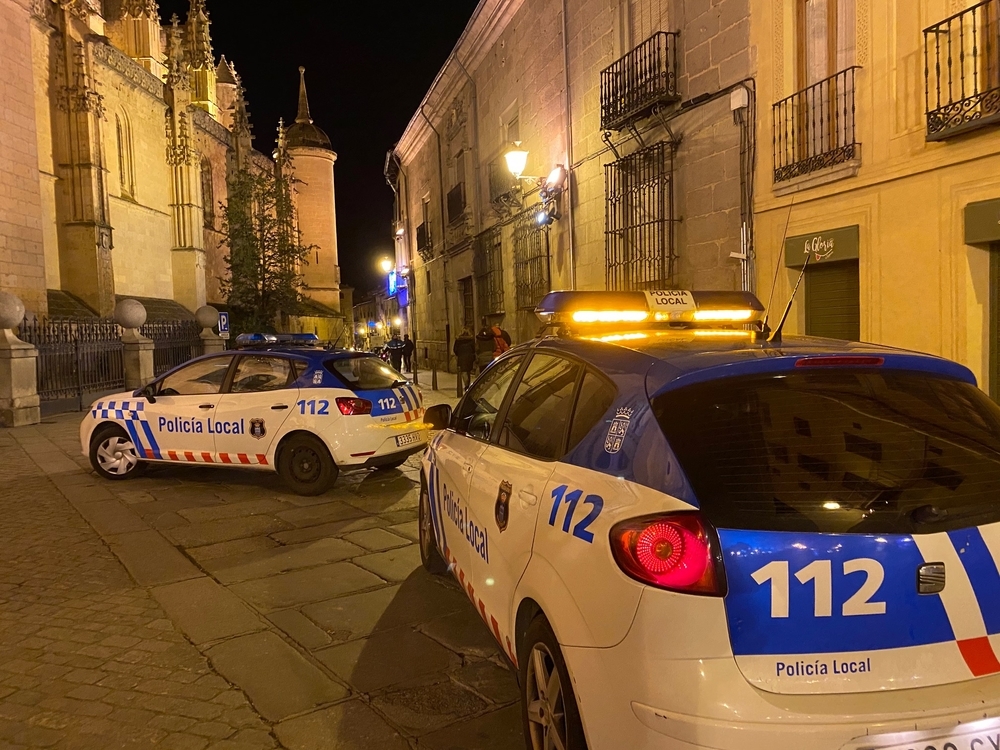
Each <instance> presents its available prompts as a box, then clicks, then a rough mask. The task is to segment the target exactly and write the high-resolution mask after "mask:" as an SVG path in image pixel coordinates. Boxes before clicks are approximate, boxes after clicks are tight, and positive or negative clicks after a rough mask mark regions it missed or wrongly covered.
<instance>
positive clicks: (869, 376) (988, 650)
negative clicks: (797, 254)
mask: <svg viewBox="0 0 1000 750" xmlns="http://www.w3.org/2000/svg"><path fill="white" fill-rule="evenodd" d="M538 312H539V314H540V316H541V317H543V318H544V319H545V320H546V321H547V322H548V323H549V324H550V325H549V326H548V327H547V328H545V329H543V332H542V333H541V334H540V335H539V337H538V338H537V339H536V340H534V341H533V342H530V343H528V344H525V345H522V346H518V347H515V348H514V349H512V350H510V351H509V352H507V353H506V354H505V355H504V356H502V357H500V358H499V359H498V360H497V361H496V362H494V363H493V364H492V365H491V366H490V367H489V368H488V369H487V370H486V371H485V372H484V373H483V374H482V375H481V376H480V377H479V379H478V380H477V381H476V382H475V383H474V384H473V386H472V387H471V388H470V390H469V391H468V393H467V394H466V396H465V397H464V399H462V400H461V401H460V402H459V404H458V405H457V407H456V408H455V409H454V411H453V412H452V411H451V410H450V409H449V408H448V407H447V406H434V407H431V408H430V409H428V410H427V414H426V420H427V421H428V423H429V424H431V425H432V426H433V427H435V428H441V429H442V431H441V432H439V433H438V434H437V435H436V436H435V437H434V438H433V439H432V441H431V444H430V445H429V447H428V450H427V452H426V453H425V455H424V459H423V463H422V472H423V474H422V491H421V501H420V549H421V555H422V559H423V562H424V565H425V567H427V568H428V569H429V570H431V571H435V572H444V571H446V570H449V569H450V571H451V572H452V573H453V574H454V575H455V576H456V577H457V579H458V581H459V583H460V584H461V586H462V587H463V589H464V590H465V591H466V592H467V594H468V596H469V598H470V599H471V600H472V602H473V605H474V607H475V609H476V610H477V612H478V613H479V614H480V616H481V617H482V619H483V620H484V621H485V623H486V625H487V627H488V628H489V630H490V632H491V633H492V634H493V635H494V637H495V638H496V640H497V641H498V643H499V644H500V645H501V648H502V650H503V651H504V652H505V653H506V655H507V657H508V658H509V660H510V661H511V662H512V663H513V664H514V665H516V666H517V668H518V670H519V674H520V684H521V690H522V698H523V700H522V706H523V708H522V711H523V719H524V725H525V733H526V737H527V741H528V745H529V747H531V748H535V749H540V748H565V749H568V750H578V749H579V748H584V747H588V746H589V747H590V748H601V749H602V750H603V749H604V748H633V749H634V748H678V749H679V748H719V749H722V750H726V749H729V748H732V749H733V750H737V749H738V750H755V749H757V748H760V749H761V750H765V749H766V750H775V749H777V750H784V749H786V748H787V749H788V750H792V748H795V749H796V750H797V749H798V748H802V747H809V748H824V749H827V748H828V749H830V750H834V749H840V748H842V749H845V750H866V749H869V748H883V749H884V750H1000V658H998V657H1000V572H998V567H1000V408H998V406H997V405H996V404H994V403H993V402H992V401H990V400H989V399H988V398H987V397H986V396H985V395H984V394H983V393H982V392H981V391H980V390H978V389H977V387H976V381H975V379H974V377H973V375H972V373H971V372H970V371H969V370H968V369H966V368H965V367H963V366H961V365H958V364H956V363H954V362H950V361H948V360H945V359H941V358H938V357H933V356H928V355H923V354H917V353H913V352H907V351H903V350H898V349H892V348H886V347H879V346H872V345H867V344H854V343H847V342H843V341H834V340H827V339H818V338H809V337H785V338H784V340H780V339H776V338H773V337H772V338H770V340H768V337H767V336H766V335H764V334H763V333H762V332H760V331H752V330H742V329H743V328H748V327H750V326H747V324H753V323H755V322H758V321H759V318H760V317H761V314H762V306H761V304H760V303H759V302H758V301H757V300H756V299H755V298H753V297H752V296H751V295H748V294H743V293H699V292H668V293H646V294H644V293H596V292H591V293H587V292H557V293H551V294H549V295H548V296H547V297H546V298H545V299H544V301H543V302H542V304H541V305H540V307H539V310H538ZM758 327H759V326H758ZM779 330H780V328H779Z"/></svg>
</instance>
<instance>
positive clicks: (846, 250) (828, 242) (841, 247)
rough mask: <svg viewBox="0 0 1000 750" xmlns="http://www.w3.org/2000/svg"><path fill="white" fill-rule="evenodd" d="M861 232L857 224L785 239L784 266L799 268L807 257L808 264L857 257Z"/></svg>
mask: <svg viewBox="0 0 1000 750" xmlns="http://www.w3.org/2000/svg"><path fill="white" fill-rule="evenodd" d="M860 237H861V232H860V228H859V226H858V225H857V224H855V225H853V226H850V227H839V228H837V229H828V230H827V231H825V232H815V233H813V234H800V235H798V236H796V237H789V238H788V239H787V240H785V266H786V267H788V268H801V267H802V266H803V265H805V262H806V257H807V256H808V257H809V265H810V266H812V265H815V264H816V263H834V262H836V261H838V260H851V259H853V258H857V257H858V253H859V248H860V244H861V240H860Z"/></svg>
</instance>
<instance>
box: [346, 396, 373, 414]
mask: <svg viewBox="0 0 1000 750" xmlns="http://www.w3.org/2000/svg"><path fill="white" fill-rule="evenodd" d="M337 408H338V409H340V413H341V414H343V415H345V416H348V417H351V416H354V415H355V414H371V413H372V402H371V401H368V400H366V399H363V398H338V399H337Z"/></svg>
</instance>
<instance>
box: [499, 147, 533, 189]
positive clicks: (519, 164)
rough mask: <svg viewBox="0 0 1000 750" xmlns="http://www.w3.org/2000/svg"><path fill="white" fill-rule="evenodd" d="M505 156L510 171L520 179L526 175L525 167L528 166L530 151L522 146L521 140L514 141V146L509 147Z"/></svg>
mask: <svg viewBox="0 0 1000 750" xmlns="http://www.w3.org/2000/svg"><path fill="white" fill-rule="evenodd" d="M503 158H504V161H505V162H507V169H508V171H509V172H510V173H511V174H512V175H514V177H516V178H517V179H519V180H520V179H521V177H522V176H523V175H524V168H525V167H526V166H528V152H527V150H525V149H523V148H521V142H520V141H514V144H513V146H512V147H511V148H509V149H507V153H505V154H504V155H503Z"/></svg>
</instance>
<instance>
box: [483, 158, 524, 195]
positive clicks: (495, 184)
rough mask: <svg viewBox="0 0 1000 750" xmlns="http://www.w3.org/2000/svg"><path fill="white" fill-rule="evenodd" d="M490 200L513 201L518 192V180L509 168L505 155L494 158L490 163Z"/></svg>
mask: <svg viewBox="0 0 1000 750" xmlns="http://www.w3.org/2000/svg"><path fill="white" fill-rule="evenodd" d="M489 180H490V202H491V203H494V204H495V203H498V202H500V203H505V202H509V201H511V200H512V199H513V198H514V197H515V193H516V192H517V180H516V179H515V178H514V175H512V174H511V173H510V170H509V169H508V168H507V162H505V161H504V159H503V157H500V158H498V159H494V160H493V161H491V162H490V164H489Z"/></svg>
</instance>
